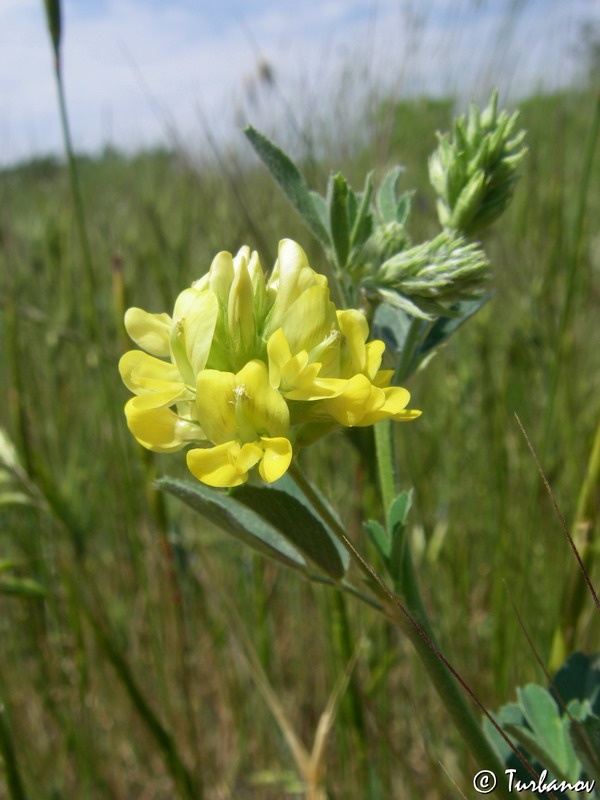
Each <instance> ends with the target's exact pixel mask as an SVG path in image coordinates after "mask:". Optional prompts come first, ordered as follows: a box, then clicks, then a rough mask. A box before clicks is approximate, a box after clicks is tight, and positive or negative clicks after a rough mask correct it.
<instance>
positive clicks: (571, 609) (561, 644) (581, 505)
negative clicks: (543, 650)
mask: <svg viewBox="0 0 600 800" xmlns="http://www.w3.org/2000/svg"><path fill="white" fill-rule="evenodd" d="M599 488H600V422H599V423H598V426H597V428H596V435H595V437H594V444H593V446H592V452H591V455H590V460H589V462H588V467H587V472H586V475H585V479H584V481H583V484H582V486H581V490H580V492H579V498H578V500H577V510H576V512H575V520H574V522H573V525H572V526H571V530H572V531H573V543H574V545H575V547H576V548H577V551H578V552H579V555H580V556H581V560H582V562H583V564H584V566H585V568H586V570H587V572H588V574H589V573H590V572H591V570H592V567H593V563H594V555H595V552H596V547H597V543H596V541H595V536H594V526H595V523H596V520H597V518H598V509H597V503H596V496H597V493H598V490H599ZM587 596H588V586H587V584H586V581H585V578H584V576H583V574H582V573H581V570H580V569H578V568H576V569H574V570H573V571H572V572H571V574H570V576H569V579H568V581H567V584H566V586H565V590H564V594H563V599H562V603H561V610H560V615H559V623H558V625H557V627H556V630H555V632H554V640H553V643H552V655H551V656H550V668H551V670H553V671H554V670H557V669H558V668H559V667H560V666H561V664H562V663H563V661H564V660H565V658H566V657H567V656H568V655H569V654H570V653H571V652H572V651H573V650H574V648H575V641H576V637H577V629H578V627H579V619H580V617H581V612H582V610H583V606H584V602H585V599H586V597H587Z"/></svg>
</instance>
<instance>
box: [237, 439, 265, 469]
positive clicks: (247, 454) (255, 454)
mask: <svg viewBox="0 0 600 800" xmlns="http://www.w3.org/2000/svg"><path fill="white" fill-rule="evenodd" d="M262 457H263V451H262V448H261V447H260V446H259V444H258V443H257V442H247V443H246V444H245V445H244V446H243V447H242V449H241V450H240V454H239V456H238V457H237V460H236V462H235V466H236V469H237V470H238V471H239V472H248V471H249V470H250V469H252V467H253V466H254V465H255V464H258V462H259V461H260V459H261V458H262Z"/></svg>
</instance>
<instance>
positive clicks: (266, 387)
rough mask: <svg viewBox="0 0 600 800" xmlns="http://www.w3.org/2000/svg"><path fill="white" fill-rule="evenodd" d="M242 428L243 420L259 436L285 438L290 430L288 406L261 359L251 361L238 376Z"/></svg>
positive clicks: (238, 401)
mask: <svg viewBox="0 0 600 800" xmlns="http://www.w3.org/2000/svg"><path fill="white" fill-rule="evenodd" d="M235 377H236V381H237V386H238V392H237V396H236V400H237V411H238V425H239V423H240V421H241V420H240V417H241V416H243V417H244V419H245V420H246V421H247V423H248V425H249V426H251V427H252V429H253V430H254V431H255V433H256V436H254V437H253V438H258V436H263V435H266V436H285V435H286V434H287V432H288V430H289V427H290V412H289V410H288V406H287V403H286V402H285V400H284V399H283V397H282V396H281V395H280V394H279V392H278V391H276V390H275V389H273V387H272V386H271V384H270V382H269V371H268V369H267V365H266V364H265V363H264V362H262V361H259V360H257V359H255V360H253V361H249V362H248V364H246V366H245V367H244V368H243V369H241V370H240V371H239V372H238V374H237V375H236V376H235Z"/></svg>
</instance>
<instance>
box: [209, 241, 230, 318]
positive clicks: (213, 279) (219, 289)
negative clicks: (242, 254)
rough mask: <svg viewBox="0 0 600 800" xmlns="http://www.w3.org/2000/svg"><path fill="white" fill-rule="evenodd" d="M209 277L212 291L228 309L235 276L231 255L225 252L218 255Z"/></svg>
mask: <svg viewBox="0 0 600 800" xmlns="http://www.w3.org/2000/svg"><path fill="white" fill-rule="evenodd" d="M208 275H209V286H210V289H211V291H212V292H214V293H215V295H216V296H217V298H218V300H219V302H220V303H221V304H222V305H223V306H224V307H225V308H227V298H228V297H229V289H230V288H231V283H232V281H233V276H234V270H233V258H232V257H231V253H227V252H225V251H223V252H221V253H217V255H216V256H215V257H214V258H213V262H212V264H211V265H210V270H209V272H208Z"/></svg>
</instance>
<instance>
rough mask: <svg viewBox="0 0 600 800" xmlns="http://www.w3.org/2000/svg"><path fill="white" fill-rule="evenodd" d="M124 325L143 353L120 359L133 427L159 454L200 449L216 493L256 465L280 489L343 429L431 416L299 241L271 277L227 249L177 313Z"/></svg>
mask: <svg viewBox="0 0 600 800" xmlns="http://www.w3.org/2000/svg"><path fill="white" fill-rule="evenodd" d="M125 326H126V328H127V332H128V333H129V336H130V337H131V338H132V339H133V341H134V342H135V343H136V344H137V345H139V347H141V348H142V350H130V351H129V352H127V353H125V355H124V356H123V357H122V358H121V361H120V363H119V371H120V373H121V377H122V379H123V382H124V383H125V385H126V386H127V388H128V389H130V391H132V392H133V393H134V394H135V397H133V398H132V399H131V400H129V402H128V403H127V404H126V406H125V414H126V417H127V424H128V426H129V429H130V431H131V432H132V433H133V435H134V436H135V438H136V439H137V440H138V442H139V443H140V444H142V445H143V446H144V447H147V448H148V449H150V450H155V451H159V452H171V451H174V450H179V449H180V448H182V447H184V446H186V445H189V444H190V443H195V444H197V445H200V446H197V447H194V448H193V449H191V450H189V451H188V453H187V464H188V467H189V469H190V471H191V472H192V473H193V475H195V476H196V477H197V478H198V479H199V480H201V481H203V482H204V483H207V484H209V485H210V486H237V485H238V484H240V483H243V482H244V481H245V480H247V478H248V473H249V471H250V469H252V467H254V466H256V465H258V471H259V473H260V476H261V477H262V478H263V480H265V481H267V482H269V483H270V482H272V481H275V480H277V479H278V478H280V477H281V476H282V475H283V474H284V473H285V472H286V470H287V469H288V467H289V465H290V463H291V460H292V456H293V454H294V450H297V449H298V447H300V446H301V445H303V444H306V443H308V442H309V441H312V440H314V439H316V438H318V437H319V436H322V435H323V434H324V433H326V432H327V431H329V430H331V429H332V428H334V427H337V426H339V425H345V426H353V425H361V426H362V425H372V424H373V423H375V422H378V421H379V420H382V419H387V418H390V419H394V420H410V419H414V418H415V417H417V416H418V415H419V413H420V412H419V411H411V410H407V409H406V406H407V404H408V401H409V398H410V395H409V393H408V392H407V391H406V389H402V388H400V387H392V386H390V385H389V384H390V381H391V378H392V371H391V370H380V369H379V367H380V365H381V359H382V355H383V351H384V348H385V345H384V343H383V342H381V341H372V342H367V337H368V334H369V327H368V324H367V321H366V319H365V317H364V316H363V314H362V313H361V312H360V311H356V310H353V309H347V310H343V311H338V310H336V308H335V306H334V304H333V303H332V302H331V299H330V297H329V288H328V286H327V279H326V278H325V277H324V276H323V275H319V274H318V273H316V272H314V271H313V270H312V269H311V268H310V266H309V264H308V261H307V258H306V255H305V253H304V251H303V250H302V248H301V247H300V246H299V245H298V244H296V243H295V242H293V241H291V240H289V239H284V240H283V241H281V242H280V244H279V254H278V259H277V262H276V264H275V267H274V269H273V272H272V273H271V276H270V278H269V279H268V280H265V276H264V273H263V270H262V267H261V265H260V262H259V259H258V256H257V254H256V253H255V252H252V253H251V252H250V249H249V248H248V247H242V249H241V250H240V251H239V252H238V254H237V255H236V256H235V258H233V257H232V256H231V254H230V253H225V252H223V253H219V254H218V255H217V256H216V257H215V259H214V260H213V262H212V265H211V267H210V270H209V271H208V273H207V274H206V275H205V276H204V277H203V278H201V279H200V280H199V281H196V282H195V283H194V284H193V285H192V286H191V288H189V289H185V290H184V291H183V292H182V293H181V294H180V295H179V297H178V298H177V300H176V302H175V308H174V310H173V316H172V317H170V316H169V315H168V314H150V313H148V312H146V311H143V310H142V309H140V308H130V309H129V310H128V311H127V313H126V314H125ZM164 359H167V360H164Z"/></svg>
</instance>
